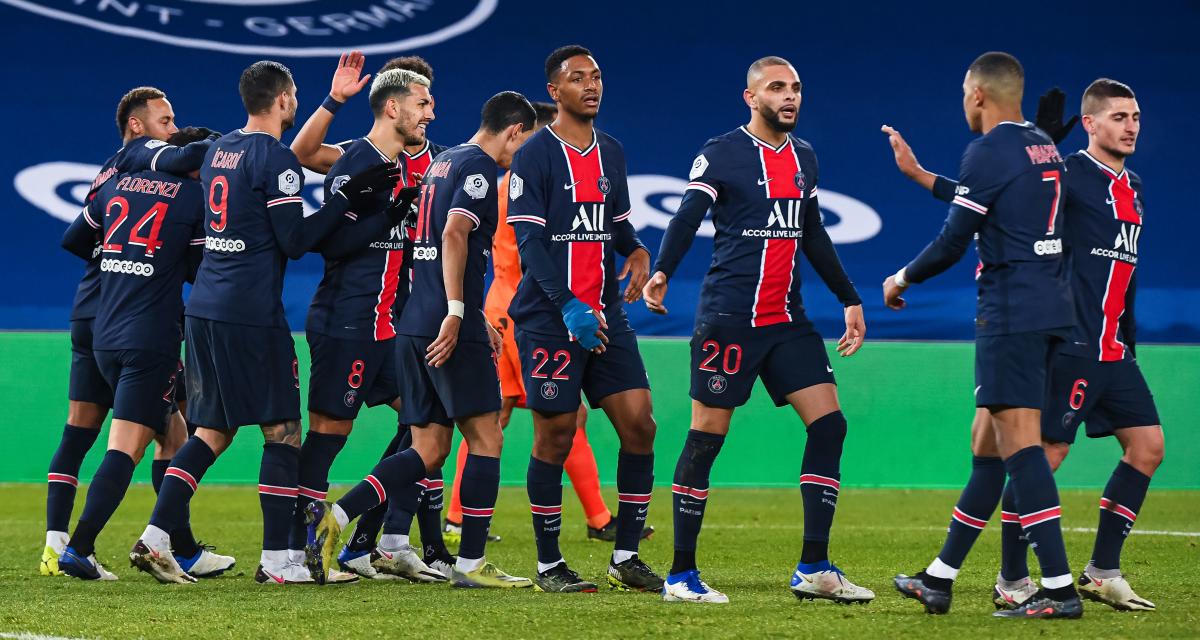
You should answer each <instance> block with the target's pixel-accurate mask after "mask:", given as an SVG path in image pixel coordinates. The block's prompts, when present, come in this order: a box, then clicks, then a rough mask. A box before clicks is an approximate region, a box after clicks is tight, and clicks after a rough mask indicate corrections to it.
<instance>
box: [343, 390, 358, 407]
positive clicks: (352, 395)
mask: <svg viewBox="0 0 1200 640" xmlns="http://www.w3.org/2000/svg"><path fill="white" fill-rule="evenodd" d="M356 399H358V391H357V390H355V389H351V390H349V391H347V392H346V395H344V396H342V403H343V404H345V405H346V406H347V407H350V408H353V407H354V401H355V400H356Z"/></svg>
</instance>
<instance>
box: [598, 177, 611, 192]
mask: <svg viewBox="0 0 1200 640" xmlns="http://www.w3.org/2000/svg"><path fill="white" fill-rule="evenodd" d="M596 188H597V189H599V190H600V193H603V194H604V195H608V192H609V191H610V190H612V182H609V180H608V176H600V179H599V180H597V181H596Z"/></svg>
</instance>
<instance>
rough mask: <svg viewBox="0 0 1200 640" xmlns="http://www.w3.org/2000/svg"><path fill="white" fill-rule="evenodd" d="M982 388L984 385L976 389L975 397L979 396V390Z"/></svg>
mask: <svg viewBox="0 0 1200 640" xmlns="http://www.w3.org/2000/svg"><path fill="white" fill-rule="evenodd" d="M982 388H983V385H979V386H978V387H975V395H979V390H980V389H982Z"/></svg>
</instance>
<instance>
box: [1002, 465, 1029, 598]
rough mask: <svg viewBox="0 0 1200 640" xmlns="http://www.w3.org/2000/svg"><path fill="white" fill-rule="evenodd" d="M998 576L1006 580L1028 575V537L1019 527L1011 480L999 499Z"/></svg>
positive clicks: (1019, 515)
mask: <svg viewBox="0 0 1200 640" xmlns="http://www.w3.org/2000/svg"><path fill="white" fill-rule="evenodd" d="M1000 577H1001V578H1003V579H1004V580H1006V581H1008V582H1016V581H1017V580H1023V579H1025V578H1028V577H1029V538H1027V537H1025V531H1024V530H1022V529H1021V514H1019V513H1017V498H1016V495H1015V494H1014V493H1013V483H1012V481H1011V480H1010V481H1008V483H1007V484H1005V485H1004V495H1003V497H1002V499H1001V501H1000Z"/></svg>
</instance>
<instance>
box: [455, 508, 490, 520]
mask: <svg viewBox="0 0 1200 640" xmlns="http://www.w3.org/2000/svg"><path fill="white" fill-rule="evenodd" d="M494 511H495V509H494V508H492V509H475V508H473V507H463V508H462V514H463V515H464V516H471V517H472V518H490V517H492V513H493V512H494Z"/></svg>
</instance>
